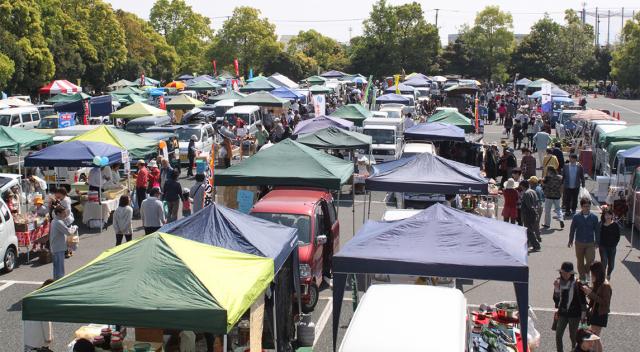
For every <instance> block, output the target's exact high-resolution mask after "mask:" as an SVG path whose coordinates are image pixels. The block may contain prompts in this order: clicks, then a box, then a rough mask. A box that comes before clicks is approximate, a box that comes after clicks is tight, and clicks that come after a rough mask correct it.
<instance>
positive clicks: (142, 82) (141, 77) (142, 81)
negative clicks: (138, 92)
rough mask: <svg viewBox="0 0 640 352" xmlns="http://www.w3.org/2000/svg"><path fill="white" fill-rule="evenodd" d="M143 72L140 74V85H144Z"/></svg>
mask: <svg viewBox="0 0 640 352" xmlns="http://www.w3.org/2000/svg"><path fill="white" fill-rule="evenodd" d="M144 85H145V84H144V72H143V73H142V75H140V87H144Z"/></svg>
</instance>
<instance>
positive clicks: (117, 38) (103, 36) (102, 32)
mask: <svg viewBox="0 0 640 352" xmlns="http://www.w3.org/2000/svg"><path fill="white" fill-rule="evenodd" d="M61 3H62V8H63V10H64V11H65V12H66V13H67V14H69V16H70V17H71V18H74V19H76V20H77V21H78V23H80V24H81V25H82V27H83V28H84V30H85V31H86V33H87V34H88V37H89V41H90V42H91V44H92V45H93V47H94V48H95V50H96V57H95V58H90V59H86V60H85V64H86V65H87V69H86V70H85V73H84V75H83V76H82V81H83V82H84V83H83V85H88V86H90V87H92V88H93V89H94V90H96V91H101V90H104V89H105V88H106V85H107V84H109V83H111V80H112V79H113V77H114V73H115V68H116V67H118V66H119V65H121V64H122V63H124V62H125V60H126V59H127V47H126V45H125V37H124V31H123V30H122V27H121V26H120V22H118V19H117V18H116V16H115V13H114V12H113V9H112V8H111V5H108V4H106V3H104V2H102V1H101V0H65V1H62V2H61Z"/></svg>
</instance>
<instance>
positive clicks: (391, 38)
mask: <svg viewBox="0 0 640 352" xmlns="http://www.w3.org/2000/svg"><path fill="white" fill-rule="evenodd" d="M363 25H364V33H363V35H362V36H361V37H358V38H353V40H352V41H351V51H350V59H351V70H352V71H354V72H367V73H371V74H373V75H375V76H384V75H390V74H394V73H399V72H401V71H402V70H403V69H404V70H405V71H406V72H412V71H416V72H429V71H431V70H433V69H434V68H435V66H436V60H437V56H438V51H439V50H440V38H439V35H438V29H437V28H436V27H435V26H433V25H431V24H428V23H427V22H426V20H425V19H424V16H423V12H422V7H421V6H420V4H419V3H416V2H413V3H410V4H404V5H399V6H392V5H388V4H387V2H386V0H379V1H378V2H377V3H375V4H374V5H373V8H372V10H371V12H370V14H369V18H368V19H366V20H365V21H364V23H363Z"/></svg>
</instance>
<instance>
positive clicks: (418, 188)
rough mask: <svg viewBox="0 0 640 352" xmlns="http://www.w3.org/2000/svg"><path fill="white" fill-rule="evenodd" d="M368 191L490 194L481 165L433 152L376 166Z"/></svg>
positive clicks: (369, 178)
mask: <svg viewBox="0 0 640 352" xmlns="http://www.w3.org/2000/svg"><path fill="white" fill-rule="evenodd" d="M365 183H366V189H367V191H387V192H419V193H433V194H461V193H472V194H487V193H488V192H489V188H488V186H489V183H488V181H487V179H486V178H484V177H482V176H481V175H480V168H478V167H475V166H469V165H467V164H463V163H459V162H457V161H453V160H449V159H445V158H443V157H439V156H437V155H433V154H430V153H423V154H418V155H416V156H413V157H409V158H402V159H399V160H394V161H389V162H386V163H382V164H378V165H374V166H373V172H372V173H371V175H370V176H369V177H368V178H367V179H366V181H365Z"/></svg>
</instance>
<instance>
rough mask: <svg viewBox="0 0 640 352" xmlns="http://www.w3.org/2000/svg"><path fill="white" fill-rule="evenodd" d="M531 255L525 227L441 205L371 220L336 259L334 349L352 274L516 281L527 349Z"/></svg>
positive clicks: (517, 298) (522, 329)
mask: <svg viewBox="0 0 640 352" xmlns="http://www.w3.org/2000/svg"><path fill="white" fill-rule="evenodd" d="M527 251H528V248H527V236H526V229H525V228H524V227H521V226H517V225H512V224H509V223H505V222H502V221H498V220H495V219H489V218H485V217H481V216H477V215H474V214H468V213H465V212H463V211H460V210H456V209H452V208H450V207H447V206H445V205H441V204H436V205H433V206H431V207H429V208H427V209H426V210H424V211H422V212H420V213H418V214H416V215H414V216H413V217H410V218H407V219H404V220H400V221H395V222H377V221H368V222H367V223H366V224H365V225H364V226H363V227H362V228H361V229H360V231H358V233H357V234H356V235H355V236H354V237H353V239H351V240H350V241H349V242H347V244H346V245H344V246H343V247H342V248H341V250H340V252H338V253H337V254H335V255H334V256H333V274H334V275H333V349H334V351H335V349H336V344H337V338H338V328H339V327H340V311H341V309H342V300H343V298H344V291H345V284H346V278H347V274H351V273H356V274H398V275H418V276H444V277H455V278H466V279H478V280H497V281H510V282H513V284H514V288H515V293H516V300H517V302H518V308H519V316H520V324H521V332H522V339H523V346H527V330H528V326H527V325H528V322H527V317H528V308H529V292H528V289H529V265H528V262H527V254H528V252H527ZM398 299H402V297H398ZM391 303H392V302H390V304H391ZM524 350H525V351H526V348H525V349H524Z"/></svg>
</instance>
